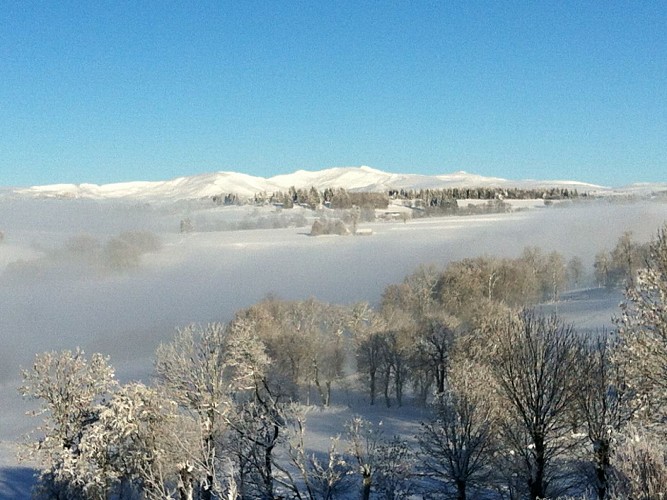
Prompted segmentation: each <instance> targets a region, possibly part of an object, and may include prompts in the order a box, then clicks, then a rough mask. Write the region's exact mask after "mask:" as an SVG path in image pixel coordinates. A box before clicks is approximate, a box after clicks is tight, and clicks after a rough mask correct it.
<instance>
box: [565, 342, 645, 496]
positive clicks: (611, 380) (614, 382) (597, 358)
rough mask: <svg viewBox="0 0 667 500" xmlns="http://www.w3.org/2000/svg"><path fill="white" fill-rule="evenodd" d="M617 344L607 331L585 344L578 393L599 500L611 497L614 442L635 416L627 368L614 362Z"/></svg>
mask: <svg viewBox="0 0 667 500" xmlns="http://www.w3.org/2000/svg"><path fill="white" fill-rule="evenodd" d="M615 347H616V346H615V341H614V340H613V339H612V338H611V337H610V335H609V334H608V333H607V332H603V333H602V334H600V335H597V336H596V337H594V338H593V339H592V340H589V341H588V342H585V341H584V342H582V350H581V358H580V361H579V371H578V376H579V379H580V383H581V388H580V390H578V391H577V392H576V393H575V399H576V411H577V417H578V418H580V419H581V420H582V421H583V422H582V423H583V425H584V429H585V431H586V434H587V436H588V440H589V443H590V446H591V448H592V449H591V452H592V463H593V469H594V481H593V483H594V485H595V490H596V493H597V496H598V498H599V499H601V500H602V499H604V498H607V497H608V493H609V484H610V481H611V480H612V478H613V472H612V469H611V458H612V456H613V453H614V443H616V442H617V440H618V437H619V435H620V433H621V431H622V429H623V427H624V426H625V425H626V424H627V422H628V421H629V420H630V419H631V417H632V415H633V405H632V402H631V398H632V394H631V392H630V390H629V389H628V386H627V382H626V376H625V366H623V365H622V364H620V363H619V362H618V361H617V362H616V363H615V362H614V360H613V355H614V349H615Z"/></svg>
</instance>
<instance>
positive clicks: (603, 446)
mask: <svg viewBox="0 0 667 500" xmlns="http://www.w3.org/2000/svg"><path fill="white" fill-rule="evenodd" d="M609 467H610V460H609V442H608V441H607V440H600V441H598V443H597V449H596V450H595V477H596V479H597V484H596V485H595V489H596V491H597V494H598V499H599V500H604V499H605V498H607V485H608V482H609V480H608V477H607V471H608V470H609Z"/></svg>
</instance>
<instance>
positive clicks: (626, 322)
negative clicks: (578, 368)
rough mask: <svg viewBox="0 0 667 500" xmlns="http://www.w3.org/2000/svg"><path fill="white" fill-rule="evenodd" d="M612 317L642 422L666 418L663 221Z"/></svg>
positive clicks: (666, 250)
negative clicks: (643, 261) (613, 317)
mask: <svg viewBox="0 0 667 500" xmlns="http://www.w3.org/2000/svg"><path fill="white" fill-rule="evenodd" d="M621 310H622V315H621V316H620V317H619V318H617V319H616V325H617V329H618V335H619V337H620V340H621V350H620V352H619V358H620V360H621V362H622V363H623V364H624V365H625V366H627V377H628V384H629V385H630V387H631V388H632V390H633V391H634V392H635V394H636V398H637V401H638V404H639V410H640V414H639V416H640V417H642V418H643V419H644V421H645V422H646V423H650V422H653V423H663V422H664V421H665V418H667V225H665V226H663V228H662V229H661V230H660V231H659V232H658V235H657V238H656V239H655V240H654V241H653V242H652V243H651V244H650V246H649V257H648V259H647V262H646V267H645V268H643V269H640V270H639V271H638V275H637V278H636V281H635V282H634V283H632V284H630V285H629V286H628V287H627V288H626V291H625V301H624V302H623V303H622V304H621Z"/></svg>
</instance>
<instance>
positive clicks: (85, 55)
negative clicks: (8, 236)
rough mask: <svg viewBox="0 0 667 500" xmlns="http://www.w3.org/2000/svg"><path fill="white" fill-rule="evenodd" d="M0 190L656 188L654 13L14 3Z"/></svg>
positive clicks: (660, 148)
mask: <svg viewBox="0 0 667 500" xmlns="http://www.w3.org/2000/svg"><path fill="white" fill-rule="evenodd" d="M2 11H3V13H2V16H1V18H0V75H1V76H0V185H2V186H21V185H34V184H49V183H57V182H94V183H107V182H116V181H126V180H163V179H169V178H173V177H177V176H181V175H192V174H196V173H203V172H211V171H217V170H234V171H239V172H245V173H249V174H253V175H262V176H271V175H276V174H279V173H286V172H292V171H294V170H297V169H302V168H304V169H311V170H316V169H321V168H326V167H332V166H348V165H362V164H363V165H370V166H373V167H376V168H380V169H383V170H387V171H394V172H418V173H424V174H435V173H448V172H453V171H456V170H466V171H469V172H474V173H477V174H481V175H493V176H500V177H505V178H511V179H512V178H513V179H524V178H537V179H576V180H582V181H589V182H594V183H598V184H604V185H615V186H618V185H623V184H627V183H630V182H640V181H643V182H655V181H667V175H666V173H667V5H666V4H665V3H664V2H649V1H645V2H644V1H642V2H636V1H627V2H615V1H612V0H610V1H604V2H601V1H581V0H580V1H574V2H567V1H559V2H529V1H524V2H510V1H507V2H497V1H489V2H479V1H462V2H454V1H441V2H440V1H438V2H427V1H420V2H408V1H407V0H406V1H397V2H365V1H359V0H356V1H350V2H347V1H332V2H328V1H326V2H325V1H312V2H301V1H297V0H290V1H280V2H273V1H259V2H254V1H250V0H244V1H238V2H226V1H210V2H208V1H199V2H177V1H167V0H165V1H157V0H156V1H153V2H137V1H119V0H115V1H104V0H100V1H95V2H90V1H80V2H77V1H59V2H42V1H30V0H21V1H19V0H16V1H12V0H8V1H5V2H3V4H2Z"/></svg>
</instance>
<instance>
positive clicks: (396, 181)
mask: <svg viewBox="0 0 667 500" xmlns="http://www.w3.org/2000/svg"><path fill="white" fill-rule="evenodd" d="M292 186H293V187H295V188H310V187H311V186H315V187H316V188H317V189H320V190H322V189H327V188H344V189H347V190H349V191H387V190H389V189H447V188H483V187H489V188H523V189H547V188H561V189H562V188H566V189H577V190H579V191H585V192H600V193H604V192H609V193H612V192H614V191H616V190H614V189H612V188H608V187H604V186H599V185H596V184H589V183H585V182H579V181H572V180H544V181H542V180H533V179H526V180H508V179H504V178H500V177H484V176H481V175H477V174H472V173H468V172H465V171H457V172H453V173H449V174H438V175H424V174H400V173H390V172H385V171H382V170H378V169H375V168H372V167H369V166H365V165H363V166H358V167H332V168H327V169H323V170H297V171H295V172H292V173H290V174H280V175H275V176H272V177H268V178H265V177H259V176H252V175H249V174H244V173H239V172H229V171H219V172H209V173H202V174H196V175H192V176H186V177H176V178H173V179H169V180H164V181H129V182H118V183H111V184H102V185H98V184H91V183H81V184H51V185H44V186H32V187H27V188H15V189H11V192H12V193H14V194H16V195H21V196H31V197H49V198H56V197H57V198H89V199H172V200H173V199H197V198H206V197H211V196H215V195H220V194H235V195H237V196H239V197H242V198H250V197H252V196H254V195H255V194H257V193H261V192H267V193H269V192H276V191H287V190H288V189H289V188H290V187H292ZM657 186H660V188H661V189H667V184H665V185H655V184H641V185H640V184H637V185H633V186H629V187H628V188H631V190H632V192H636V191H637V190H639V189H642V190H650V189H653V188H654V187H657Z"/></svg>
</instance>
